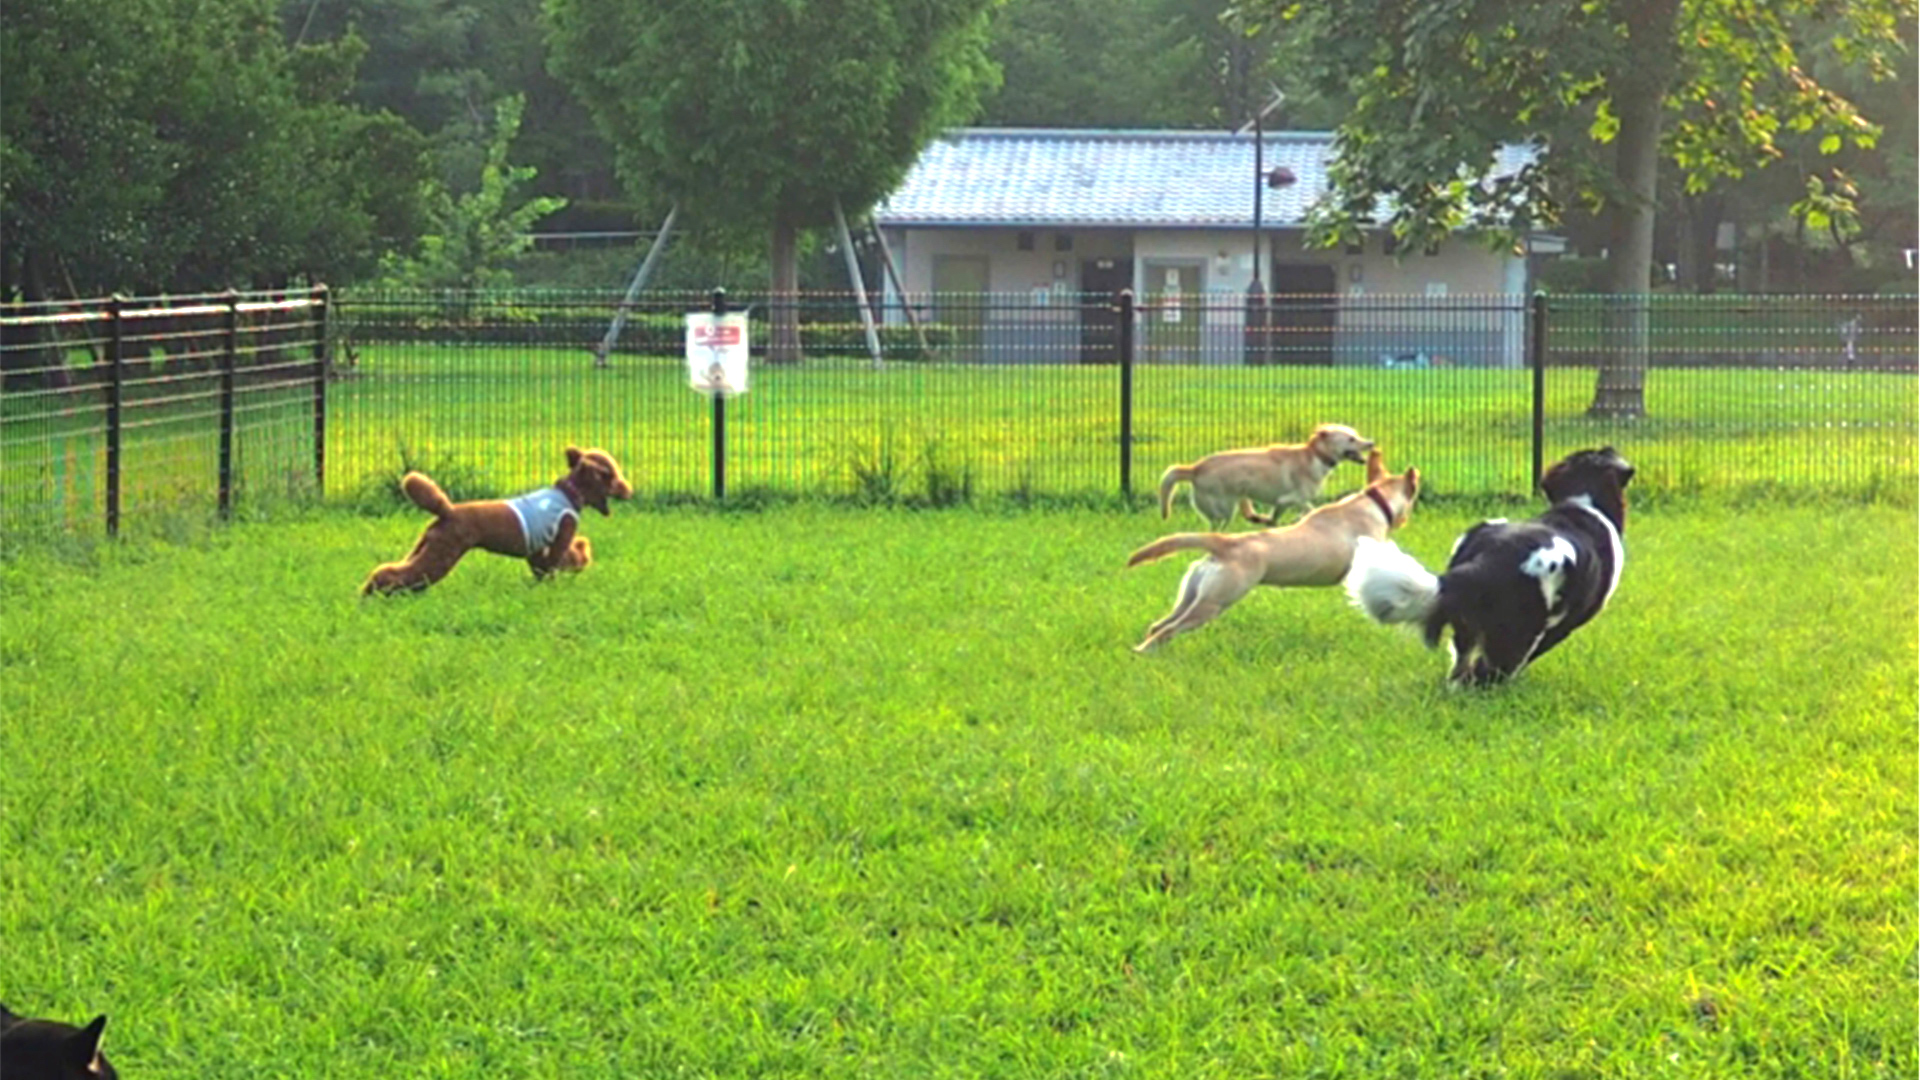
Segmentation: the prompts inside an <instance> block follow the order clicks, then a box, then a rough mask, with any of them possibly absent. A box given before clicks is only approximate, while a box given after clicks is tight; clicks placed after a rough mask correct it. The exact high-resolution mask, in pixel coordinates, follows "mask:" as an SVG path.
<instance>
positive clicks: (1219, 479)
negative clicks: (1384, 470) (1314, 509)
mask: <svg viewBox="0 0 1920 1080" xmlns="http://www.w3.org/2000/svg"><path fill="white" fill-rule="evenodd" d="M1372 449H1373V440H1371V439H1365V438H1362V437H1361V436H1360V433H1359V432H1357V431H1355V430H1353V429H1352V428H1350V427H1347V426H1346V425H1345V424H1322V425H1320V426H1319V427H1318V428H1315V429H1314V432H1313V436H1312V437H1311V438H1309V439H1308V440H1307V441H1306V442H1304V443H1301V444H1300V445H1298V446H1290V445H1278V444H1276V445H1274V446H1267V447H1258V448H1254V449H1249V450H1223V451H1221V452H1220V453H1218V454H1209V455H1207V456H1206V457H1203V458H1201V459H1200V460H1199V461H1196V462H1194V463H1193V464H1191V465H1175V466H1173V467H1172V468H1170V469H1168V470H1167V471H1166V473H1165V474H1164V475H1162V476H1161V477H1160V516H1161V517H1162V518H1166V517H1169V516H1171V515H1172V513H1173V490H1174V488H1175V487H1177V486H1179V485H1180V483H1181V482H1183V481H1185V482H1189V483H1191V484H1192V485H1193V508H1194V509H1195V510H1198V511H1200V516H1201V517H1204V518H1206V519H1207V523H1208V524H1209V525H1212V526H1213V527H1214V528H1216V529H1224V528H1226V527H1227V523H1228V522H1230V521H1232V520H1233V507H1234V504H1235V503H1237V502H1239V501H1240V500H1241V499H1252V500H1254V501H1255V502H1258V503H1263V504H1271V505H1272V506H1273V512H1272V513H1271V514H1268V515H1266V516H1265V517H1249V518H1248V520H1250V521H1253V522H1256V523H1258V524H1262V525H1272V524H1274V523H1275V522H1277V521H1278V520H1279V517H1280V508H1281V507H1283V506H1288V505H1293V506H1298V507H1300V508H1301V509H1303V510H1304V509H1306V508H1308V507H1310V506H1312V505H1313V500H1314V498H1315V497H1316V496H1318V495H1319V494H1320V486H1321V485H1322V484H1324V483H1326V480H1327V474H1328V473H1330V472H1332V471H1333V468H1334V466H1336V465H1338V464H1340V462H1341V461H1342V460H1345V461H1353V462H1359V461H1364V460H1366V455H1367V452H1368V451H1369V450H1372Z"/></svg>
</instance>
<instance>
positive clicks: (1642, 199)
mask: <svg viewBox="0 0 1920 1080" xmlns="http://www.w3.org/2000/svg"><path fill="white" fill-rule="evenodd" d="M1630 6H1632V7H1637V8H1640V9H1642V10H1638V11H1635V12H1633V13H1632V14H1633V19H1632V20H1631V21H1630V22H1629V25H1630V26H1631V27H1632V28H1633V29H1632V32H1631V33H1632V45H1633V47H1634V49H1635V52H1636V55H1637V56H1638V57H1639V62H1638V64H1637V66H1636V67H1635V68H1634V69H1633V70H1631V71H1628V72H1625V73H1623V74H1622V75H1621V77H1619V78H1618V79H1616V80H1615V81H1614V84H1613V109H1614V113H1615V115H1617V116H1618V117H1619V118H1620V130H1619V131H1618V132H1617V133H1616V134H1615V135H1614V165H1613V170H1614V180H1615V182H1616V183H1617V184H1618V185H1619V190H1618V191H1617V192H1616V193H1615V194H1614V196H1613V199H1612V201H1611V203H1610V204H1609V206H1608V208H1607V218H1608V230H1607V231H1608V237H1607V240H1608V243H1607V248H1608V252H1607V278H1606V282H1607V292H1608V293H1609V294H1610V295H1611V300H1610V302H1609V303H1608V305H1607V312H1606V318H1605V322H1604V327H1605V332H1606V339H1605V342H1604V345H1603V354H1602V358H1601V362H1600V374H1599V378H1598V379H1596V380H1595V385H1594V388H1593V404H1592V405H1591V406H1589V407H1588V409H1587V415H1588V416H1591V417H1597V418H1608V419H1615V418H1637V417H1640V416H1643V415H1645V414H1646V384H1647V344H1648V340H1649V333H1648V331H1649V329H1650V323H1649V319H1648V303H1649V300H1648V296H1647V293H1648V291H1649V290H1650V289H1651V288H1652V284H1651V283H1652V280H1653V226H1654V209H1655V202H1654V200H1655V198H1656V196H1657V194H1658V192H1657V188H1656V184H1657V182H1658V180H1659V175H1660V126H1661V121H1662V120H1663V119H1664V108H1665V104H1664V99H1665V97H1666V93H1667V86H1668V84H1669V83H1670V82H1671V81H1672V78H1673V68H1674V62H1673V57H1674V52H1675V43H1674V40H1673V34H1674V19H1675V17H1676V15H1677V14H1678V9H1679V0H1652V2H1650V3H1646V4H1642V5H1630Z"/></svg>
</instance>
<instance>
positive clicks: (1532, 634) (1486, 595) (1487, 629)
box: [1346, 446, 1633, 686]
mask: <svg viewBox="0 0 1920 1080" xmlns="http://www.w3.org/2000/svg"><path fill="white" fill-rule="evenodd" d="M1632 479H1633V466H1632V465H1629V464H1627V460H1626V459H1625V458H1623V457H1621V456H1620V455H1619V454H1617V453H1615V452H1614V449H1613V447H1611V446H1609V447H1605V448H1603V449H1600V450H1582V451H1580V452H1578V453H1575V454H1572V455H1569V456H1568V457H1567V458H1566V459H1564V460H1562V461H1560V462H1557V463H1555V465H1554V466H1553V468H1551V469H1548V470H1547V475H1545V476H1543V477H1541V479H1540V487H1541V489H1542V490H1544V491H1545V492H1546V493H1547V499H1548V500H1549V501H1550V502H1551V503H1552V504H1553V505H1552V506H1551V507H1550V508H1549V509H1548V510H1547V512H1546V513H1544V514H1541V515H1540V516H1539V517H1537V518H1534V519H1533V520H1531V521H1523V522H1520V523H1518V524H1510V523H1508V522H1507V521H1505V520H1495V521H1484V522H1481V523H1480V524H1478V525H1475V526H1474V527H1473V528H1471V529H1468V530H1467V531H1466V533H1465V534H1464V535H1462V536H1461V537H1460V539H1459V540H1458V541H1457V542H1456V543H1455V544H1454V545H1453V558H1452V559H1451V560H1450V561H1449V562H1448V563H1447V572H1446V573H1444V574H1442V575H1440V576H1439V577H1437V578H1436V577H1434V576H1433V575H1432V574H1429V573H1427V571H1426V569H1425V568H1424V567H1422V566H1421V565H1420V564H1419V563H1418V562H1416V561H1415V560H1414V558H1413V557H1412V556H1411V555H1408V554H1406V553H1405V552H1403V551H1401V550H1400V549H1399V548H1398V547H1396V546H1395V545H1394V544H1392V543H1391V542H1388V541H1380V540H1371V539H1367V538H1363V539H1361V541H1360V542H1359V545H1358V546H1357V547H1356V549H1355V550H1354V553H1353V568H1352V569H1351V570H1350V571H1348V573H1347V580H1346V586H1347V594H1348V595H1349V596H1351V597H1353V602H1354V603H1355V604H1357V605H1359V606H1360V608H1361V609H1363V610H1364V611H1366V613H1367V614H1368V615H1370V616H1372V617H1373V619H1374V620H1375V621H1376V622H1383V623H1408V622H1420V623H1422V624H1423V625H1422V629H1423V630H1424V631H1425V636H1426V639H1427V646H1428V647H1429V648H1431V647H1433V646H1434V645H1437V644H1439V641H1440V632H1441V631H1442V630H1444V629H1446V628H1447V627H1452V628H1453V641H1452V643H1451V647H1452V650H1453V672H1452V673H1451V674H1450V675H1449V676H1448V678H1449V679H1451V680H1452V681H1453V682H1455V683H1470V684H1472V685H1475V686H1484V685H1487V684H1489V683H1496V682H1501V681H1504V680H1506V679H1509V678H1512V677H1513V676H1514V675H1517V674H1519V672H1520V669H1522V668H1524V667H1526V666H1527V664H1529V663H1531V662H1532V661H1534V660H1536V659H1538V658H1539V657H1540V656H1541V655H1543V654H1544V653H1546V651H1547V650H1548V649H1551V648H1553V647H1554V646H1555V645H1558V644H1560V643H1561V642H1562V641H1565V640H1566V638H1567V635H1568V634H1571V633H1573V632H1574V631H1575V630H1578V629H1579V628H1580V627H1581V626H1583V625H1585V624H1586V622H1587V621H1588V620H1590V619H1592V618H1593V617H1594V616H1595V615H1598V614H1599V613H1600V609H1601V608H1604V607H1606V606H1607V598H1608V597H1610V596H1612V595H1613V590H1614V587H1615V586H1617V585H1618V584H1620V567H1621V564H1623V563H1624V562H1626V558H1627V549H1626V546H1625V545H1624V544H1623V543H1622V542H1621V539H1620V537H1621V535H1622V534H1623V533H1624V532H1626V528H1627V494H1626V489H1627V482H1628V481H1629V480H1632Z"/></svg>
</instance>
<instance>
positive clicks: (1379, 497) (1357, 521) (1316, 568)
mask: <svg viewBox="0 0 1920 1080" xmlns="http://www.w3.org/2000/svg"><path fill="white" fill-rule="evenodd" d="M1419 494H1420V470H1418V469H1408V470H1407V471H1406V472H1404V473H1401V474H1400V475H1399V476H1393V475H1390V474H1389V473H1388V472H1387V469H1386V466H1385V465H1383V464H1381V461H1380V451H1378V450H1375V451H1373V452H1372V453H1371V454H1369V455H1368V456H1367V487H1366V490H1364V491H1357V492H1355V493H1353V494H1352V495H1349V496H1347V497H1346V498H1344V499H1341V500H1339V501H1338V502H1333V503H1328V504H1327V505H1326V506H1322V507H1320V508H1319V509H1317V510H1314V511H1313V512H1311V513H1309V514H1308V515H1307V516H1306V517H1304V518H1301V519H1300V520H1299V521H1297V522H1295V523H1293V524H1292V525H1289V526H1287V527H1286V528H1284V529H1266V530H1263V531H1261V532H1253V533H1239V534H1236V535H1228V534H1226V533H1217V532H1215V533H1179V534H1176V535H1174V536H1169V537H1165V538H1163V539H1160V540H1156V541H1154V542H1153V543H1151V544H1148V545H1147V546H1146V547H1143V548H1141V549H1140V550H1139V551H1136V552H1134V553H1133V557H1132V558H1130V559H1128V560H1127V565H1128V566H1138V565H1140V564H1141V563H1143V562H1152V561H1153V560H1154V559H1158V558H1161V557H1163V556H1166V555H1171V554H1173V553H1174V552H1176V551H1182V550H1185V549H1188V548H1203V549H1205V550H1206V553H1207V557H1206V558H1204V559H1201V560H1199V561H1198V562H1196V563H1194V564H1193V565H1192V566H1190V567H1188V568H1187V575H1186V577H1184V578H1182V579H1181V581H1180V594H1179V597H1178V599H1177V600H1176V601H1175V602H1174V605H1173V611H1172V612H1170V613H1169V614H1168V615H1167V617H1166V618H1164V619H1161V620H1160V621H1159V622H1156V623H1154V624H1153V625H1152V626H1151V627H1149V628H1148V629H1147V637H1146V640H1144V641H1142V642H1141V643H1140V644H1138V645H1136V646H1134V649H1133V651H1135V652H1146V651H1147V650H1149V649H1151V648H1153V647H1154V646H1156V645H1159V644H1160V643H1161V642H1163V641H1165V640H1167V639H1168V638H1170V637H1172V636H1174V635H1175V634H1180V633H1185V632H1186V631H1188V630H1192V629H1194V628H1196V627H1199V626H1204V625H1206V624H1207V623H1209V622H1211V621H1213V619H1215V618H1216V617H1218V616H1219V614H1220V613H1221V612H1223V611H1225V610H1227V609H1228V608H1230V607H1232V606H1233V605H1234V603H1235V602H1237V601H1238V600H1239V599H1240V598H1241V597H1243V596H1245V595H1247V594H1248V593H1250V592H1252V591H1253V589H1254V587H1255V586H1257V585H1338V584H1340V581H1341V579H1342V578H1345V577H1346V576H1347V568H1348V567H1349V566H1351V565H1352V563H1353V548H1354V543H1355V540H1356V539H1357V538H1358V537H1362V536H1369V537H1372V538H1374V539H1376V540H1384V539H1385V538H1386V535H1387V533H1388V532H1389V531H1391V530H1393V529H1395V528H1398V527H1399V526H1401V525H1404V524H1406V523H1407V517H1408V515H1409V514H1411V513H1412V511H1413V500H1414V499H1415V498H1417V497H1418V496H1419ZM1242 510H1243V512H1245V513H1246V514H1247V516H1248V517H1249V518H1252V517H1253V513H1252V508H1251V507H1249V506H1244V505H1243V507H1242Z"/></svg>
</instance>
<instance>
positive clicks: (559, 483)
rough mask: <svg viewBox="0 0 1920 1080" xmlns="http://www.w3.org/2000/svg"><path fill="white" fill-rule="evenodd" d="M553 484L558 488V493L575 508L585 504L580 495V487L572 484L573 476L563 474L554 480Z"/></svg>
mask: <svg viewBox="0 0 1920 1080" xmlns="http://www.w3.org/2000/svg"><path fill="white" fill-rule="evenodd" d="M553 486H554V487H555V488H557V489H559V491H560V494H562V495H565V496H566V497H567V501H568V502H570V503H572V504H573V508H574V509H575V510H578V509H580V508H582V507H584V506H586V505H587V500H585V499H583V498H581V497H580V489H579V488H577V487H574V486H573V477H571V476H563V477H561V478H560V479H558V480H555V481H554V482H553Z"/></svg>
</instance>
